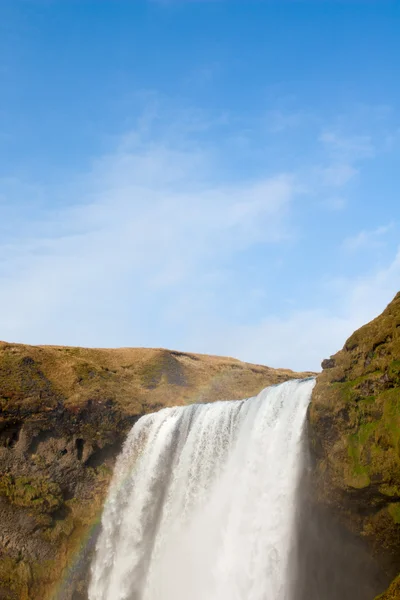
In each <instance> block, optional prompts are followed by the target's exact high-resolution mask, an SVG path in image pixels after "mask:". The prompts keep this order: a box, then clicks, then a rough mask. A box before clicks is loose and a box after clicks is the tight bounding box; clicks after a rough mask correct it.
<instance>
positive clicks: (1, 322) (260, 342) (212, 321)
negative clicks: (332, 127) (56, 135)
mask: <svg viewBox="0 0 400 600" xmlns="http://www.w3.org/2000/svg"><path fill="white" fill-rule="evenodd" d="M159 115H160V112H159V109H158V107H157V106H156V105H153V109H152V110H150V111H149V112H148V113H147V114H146V115H145V117H144V118H143V119H141V120H140V122H139V127H138V129H137V130H136V131H133V132H131V133H129V134H127V135H125V136H124V137H123V138H122V140H121V143H120V145H119V146H118V148H117V149H116V150H115V151H114V152H111V153H110V154H108V155H106V156H103V157H100V158H99V159H97V160H96V161H94V163H93V166H92V169H91V171H90V172H89V173H87V174H86V176H84V177H81V178H80V179H79V180H76V181H72V182H71V183H69V184H68V185H66V186H65V187H64V188H63V189H62V190H59V189H58V190H57V189H54V188H52V189H50V188H46V187H45V186H41V185H36V184H35V185H32V184H29V185H25V184H22V183H21V182H18V181H11V182H10V181H8V182H6V184H5V183H4V182H0V196H1V192H2V193H3V195H4V197H3V200H2V203H0V285H1V289H2V290H3V293H2V294H0V337H1V338H3V339H7V340H10V341H22V342H30V343H63V344H76V345H91V346H95V345H101V346H105V345H107V346H116V345H131V346H140V345H153V346H169V347H171V346H179V348H180V349H186V350H192V351H204V352H207V353H216V354H217V353H219V354H229V355H235V356H237V357H238V358H241V359H244V360H252V361H254V362H258V363H265V364H270V365H272V366H283V367H286V366H288V367H292V368H297V369H317V368H318V366H319V363H320V360H321V359H322V358H324V357H325V356H326V355H328V354H330V353H332V352H334V351H335V350H336V349H338V348H339V347H340V346H341V345H343V342H344V340H345V338H346V337H347V336H348V335H350V333H351V332H352V331H353V330H354V329H355V327H357V326H359V325H361V324H362V323H363V322H365V321H366V320H367V319H369V318H371V316H373V315H374V314H376V313H378V312H380V310H381V309H382V308H383V306H384V304H385V303H386V302H388V301H389V300H390V298H391V296H392V295H393V294H394V293H395V291H396V289H395V288H396V286H397V282H398V281H399V275H400V267H399V263H400V259H399V257H397V258H396V260H395V261H394V262H393V264H392V265H390V266H389V267H388V268H387V269H386V270H383V271H380V272H377V273H372V274H371V275H370V276H369V278H359V279H356V280H351V281H348V280H341V281H332V280H331V281H330V285H331V289H330V290H329V291H326V290H325V291H326V293H325V294H323V293H321V294H320V297H321V298H324V299H325V300H321V301H320V302H319V304H318V303H317V304H316V305H313V304H312V297H311V296H312V294H310V300H309V306H308V307H307V308H306V309H304V310H300V309H298V308H297V309H296V308H293V307H292V305H290V304H287V303H282V305H281V306H278V307H276V308H275V310H272V312H271V309H270V307H269V306H268V308H265V311H264V316H263V317H253V316H252V315H251V310H248V311H247V315H246V319H245V320H243V321H242V324H241V325H237V321H235V319H233V318H232V317H229V316H227V315H225V312H224V307H227V308H228V307H229V306H230V304H231V303H232V302H233V301H232V299H231V297H230V293H231V292H232V290H240V287H241V285H242V280H241V276H242V270H243V269H242V267H240V266H238V267H236V259H237V263H240V262H241V261H242V262H243V261H246V258H247V256H248V254H249V252H250V251H254V249H256V252H257V258H260V254H261V257H262V258H264V256H265V259H266V261H268V260H269V254H268V253H267V252H265V254H264V251H265V248H266V246H267V245H271V244H273V245H279V244H282V246H278V247H279V248H282V257H281V256H278V257H276V256H274V257H273V260H274V261H279V260H286V261H290V256H292V255H290V254H288V253H286V255H285V256H284V254H285V253H284V252H283V250H286V246H289V245H290V244H289V243H288V242H291V243H293V239H294V237H295V236H294V234H293V231H292V226H296V227H301V226H302V224H301V223H300V225H298V224H297V222H296V220H295V219H293V215H294V212H295V209H296V210H297V213H296V214H297V215H299V214H300V212H301V211H303V205H302V206H301V208H299V205H300V204H301V203H302V202H304V203H305V202H306V201H307V198H306V196H308V197H310V198H314V199H315V198H317V200H318V202H319V203H320V204H321V196H323V197H325V198H328V200H326V206H327V207H328V205H329V208H331V209H335V210H339V209H341V208H342V207H343V204H344V200H343V198H342V197H341V196H337V191H338V190H337V188H338V187H342V186H344V185H346V183H347V182H348V181H350V180H351V178H352V177H354V175H355V174H356V173H357V172H358V171H357V170H356V168H355V167H354V166H353V162H354V161H355V160H356V157H358V159H359V158H360V157H361V156H364V157H367V154H368V152H367V148H368V143H367V141H365V140H364V138H362V139H361V140H360V139H358V138H357V139H356V140H354V139H353V141H352V142H351V143H350V142H349V141H347V142H346V143H345V142H344V141H343V140H342V138H340V139H339V138H337V137H336V136H333V137H332V136H328V137H327V138H325V140H324V143H325V144H327V145H328V146H329V147H333V153H332V156H330V159H331V161H330V163H329V164H328V166H325V167H321V166H315V165H312V164H311V165H310V164H309V162H308V159H307V157H305V159H304V168H303V169H302V170H299V171H297V172H296V173H286V172H276V173H275V174H270V175H265V176H264V177H261V178H256V177H252V178H250V179H248V180H244V179H243V177H240V176H238V177H236V173H233V174H232V175H231V177H232V179H231V180H229V179H228V180H227V181H223V180H222V179H221V175H218V173H216V170H217V169H216V167H215V166H214V164H215V163H216V164H218V163H217V161H216V160H215V154H216V151H215V149H214V148H210V147H207V146H206V145H203V146H202V145H201V144H200V142H197V143H196V144H195V143H190V142H189V141H188V139H187V138H186V137H185V130H186V131H187V130H188V131H190V132H193V131H195V132H196V131H199V130H203V128H207V127H208V126H209V124H208V123H207V121H206V122H204V121H203V120H202V117H201V115H198V114H197V113H195V112H190V111H189V112H188V113H186V116H185V118H184V119H183V123H182V122H181V123H180V125H176V123H174V122H173V120H171V122H170V123H167V124H165V123H163V133H164V134H165V135H164V137H163V138H162V140H160V137H161V136H160V137H159V138H157V136H156V135H154V123H155V122H156V121H157V120H158V119H159ZM164 120H165V119H164ZM179 127H181V130H180V129H179ZM188 137H190V136H188ZM363 140H364V141H363ZM224 148H225V149H226V146H224ZM344 149H345V150H344ZM345 158H346V159H349V161H348V162H346V160H344V159H345ZM350 158H351V160H350ZM342 159H343V160H342ZM358 159H357V160H358ZM352 161H353V162H352ZM305 192H306V194H305ZM24 197H27V198H28V197H29V198H30V199H32V202H33V207H32V209H30V212H29V210H28V209H29V204H30V202H22V201H21V198H24ZM66 198H68V203H66V202H65V199H66ZM55 201H58V204H57V203H55ZM17 206H19V209H18V210H16V209H15V207H17ZM56 206H58V207H59V208H56ZM314 206H315V204H314ZM27 210H28V212H27V214H26V218H24V211H27ZM306 214H307V206H306V205H304V215H306ZM292 220H293V221H294V224H292ZM299 221H301V220H300V219H299ZM384 229H385V228H379V229H377V230H375V231H374V232H372V234H373V235H372V236H371V232H370V233H368V232H361V234H357V235H356V236H355V237H354V238H353V240H352V241H351V240H350V239H349V240H347V242H345V244H344V246H345V247H346V245H347V246H349V249H350V248H353V249H357V248H359V247H361V246H362V244H364V243H366V241H369V243H370V242H371V240H372V241H374V240H375V241H377V240H378V241H379V240H380V239H381V238H382V236H383V235H384V234H385V231H384ZM297 233H298V232H297V231H296V234H297ZM304 233H307V234H309V233H310V231H309V230H308V231H306V232H304V231H301V234H304ZM291 252H296V248H292V249H291ZM283 257H284V258H283ZM232 265H233V266H232ZM236 269H237V270H236ZM296 275H297V276H299V274H298V273H296ZM317 276H318V275H317V274H316V277H317ZM232 280H235V281H234V284H232ZM246 285H247V282H246V281H244V282H243V290H242V292H241V298H240V302H241V304H242V305H243V304H246V303H247V304H246V305H249V306H250V305H251V302H252V301H253V300H254V302H255V304H256V302H257V298H258V299H259V305H261V304H262V303H263V302H264V297H265V305H266V306H267V301H268V291H269V288H270V287H274V286H275V285H277V284H276V282H275V281H274V280H273V278H272V277H271V279H270V280H268V281H265V280H263V281H256V282H254V289H256V290H257V292H256V293H253V292H252V290H251V289H249V290H247V288H246ZM304 285H307V283H306V282H305V284H304ZM316 287H317V288H318V283H316ZM322 287H323V286H322V284H320V285H319V288H322ZM322 291H323V290H322ZM285 293H286V292H285ZM288 295H290V293H289V294H288ZM332 296H333V297H334V298H335V301H334V302H331V303H330V304H329V305H328V304H326V305H325V304H324V302H325V301H326V302H328V299H329V298H331V297H332ZM221 306H222V307H223V308H222V309H221ZM294 306H296V305H294ZM226 312H227V313H228V312H229V311H228V310H226ZM266 315H267V316H266Z"/></svg>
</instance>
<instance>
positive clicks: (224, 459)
mask: <svg viewBox="0 0 400 600" xmlns="http://www.w3.org/2000/svg"><path fill="white" fill-rule="evenodd" d="M314 384H315V381H314V380H313V379H308V380H302V381H299V380H296V381H289V382H286V383H284V384H281V385H278V386H273V387H269V388H267V389H265V390H264V391H262V392H261V393H260V394H259V395H258V396H257V397H256V398H251V399H248V400H243V401H232V402H215V403H210V404H196V405H192V406H187V407H179V408H166V409H163V410H161V411H160V412H158V413H155V414H150V415H146V416H145V417H143V418H141V419H140V420H139V421H138V422H137V423H136V424H135V426H134V427H133V429H132V430H131V432H130V434H129V436H128V438H127V440H126V442H125V445H124V448H123V450H122V453H121V455H120V456H119V458H118V460H117V464H116V467H115V473H114V477H113V480H112V483H111V487H110V491H109V495H108V499H107V502H106V505H105V508H104V513H103V517H102V531H101V534H100V537H99V540H98V544H97V549H96V554H95V558H94V562H93V565H92V578H91V583H90V589H89V599H90V600H288V598H289V596H290V569H289V568H288V567H289V559H290V553H291V550H292V548H293V544H294V536H295V531H294V529H295V527H294V522H295V518H294V515H295V500H296V488H297V484H298V478H299V474H300V466H301V444H300V440H301V435H302V431H303V424H304V420H305V415H306V411H307V407H308V404H309V402H310V398H311V393H312V389H313V386H314Z"/></svg>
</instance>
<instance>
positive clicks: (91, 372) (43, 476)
mask: <svg viewBox="0 0 400 600" xmlns="http://www.w3.org/2000/svg"><path fill="white" fill-rule="evenodd" d="M308 375H310V374H309V373H300V374H299V373H293V372H292V371H288V370H283V369H278V370H274V369H269V368H268V367H262V366H257V365H250V364H246V363H241V362H239V361H237V360H234V359H228V358H218V357H212V356H202V355H195V354H185V353H181V352H173V351H167V350H147V349H119V350H96V349H92V350H87V349H81V348H59V347H32V346H24V345H17V344H7V343H0V599H1V600H6V599H8V600H17V599H20V600H24V599H25V600H26V599H30V600H35V599H38V600H39V599H40V600H46V599H49V598H52V597H57V598H58V599H59V600H71V599H73V600H79V599H81V598H85V587H86V584H87V581H86V579H87V566H88V562H89V560H90V556H91V552H92V551H93V547H94V543H95V540H96V532H97V524H98V521H99V517H100V515H101V510H102V505H103V501H104V497H105V494H106V491H107V487H108V484H109V481H110V476H111V473H112V467H113V463H114V460H115V457H116V455H117V454H118V452H119V450H120V448H121V444H122V442H123V440H124V438H125V436H126V434H127V432H128V431H129V429H130V428H131V426H132V424H133V423H134V422H135V421H136V420H137V419H138V418H139V417H140V416H142V415H143V414H145V413H148V412H153V411H155V410H158V409H160V408H163V407H165V406H172V405H183V404H186V403H192V402H203V401H209V400H210V399H213V400H218V399H220V400H223V399H240V398H243V397H248V396H253V395H255V394H257V393H258V392H259V391H260V390H261V389H263V388H264V387H266V386H268V385H271V384H274V383H280V382H282V381H285V380H287V379H291V378H295V377H305V376H308Z"/></svg>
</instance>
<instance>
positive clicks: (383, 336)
mask: <svg viewBox="0 0 400 600" xmlns="http://www.w3.org/2000/svg"><path fill="white" fill-rule="evenodd" d="M322 367H323V372H322V374H321V375H319V376H318V379H317V385H316V387H315V389H314V393H313V400H312V404H311V407H310V413H309V425H310V431H311V442H312V446H313V451H314V454H315V457H316V461H317V470H316V474H317V491H318V495H319V498H320V500H321V501H322V502H323V503H325V504H327V505H329V506H330V507H331V508H333V509H334V510H335V511H336V513H337V514H340V516H341V519H342V520H343V521H344V522H346V523H347V525H348V526H349V527H350V528H351V529H352V530H353V531H354V532H355V533H357V534H359V535H361V536H362V537H363V538H364V539H365V540H367V542H368V543H369V545H370V547H371V548H372V550H373V553H374V555H375V556H377V557H379V558H380V560H382V561H383V566H384V568H385V569H386V571H387V572H388V573H391V574H392V575H393V574H394V573H395V572H396V571H397V572H398V571H399V570H400V293H399V294H397V296H396V297H395V298H394V300H393V301H392V302H391V303H390V304H389V306H388V307H387V308H386V310H385V311H384V312H383V313H382V315H380V316H379V317H377V318H376V319H374V320H373V321H372V322H371V323H368V324H367V325H365V326H364V327H362V328H361V329H359V330H358V331H356V332H355V333H354V334H353V335H352V336H351V337H350V338H349V339H348V340H347V342H346V343H345V346H344V348H343V349H342V350H341V351H340V352H338V353H337V354H335V355H334V356H332V357H331V358H330V359H328V360H325V361H323V363H322ZM396 590H397V592H396ZM398 590H399V586H398V582H397V583H396V584H394V585H393V587H392V588H391V590H390V592H388V595H387V596H383V597H384V598H388V599H389V598H390V599H392V598H395V597H396V598H397V597H398V598H400V595H399V592H398ZM395 593H397V595H394V594H395ZM383 597H382V598H383Z"/></svg>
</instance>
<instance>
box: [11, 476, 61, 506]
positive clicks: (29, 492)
mask: <svg viewBox="0 0 400 600" xmlns="http://www.w3.org/2000/svg"><path fill="white" fill-rule="evenodd" d="M0 494H2V495H3V496H6V497H7V498H8V499H9V501H10V502H12V504H15V505H16V506H21V507H25V508H31V509H34V510H35V511H37V512H39V513H51V512H53V511H55V510H57V509H58V508H60V506H61V505H62V503H63V497H62V493H61V489H60V486H59V485H58V484H57V483H55V482H53V481H50V480H49V479H46V478H45V477H14V476H12V475H10V474H9V473H4V474H3V475H1V476H0Z"/></svg>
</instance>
